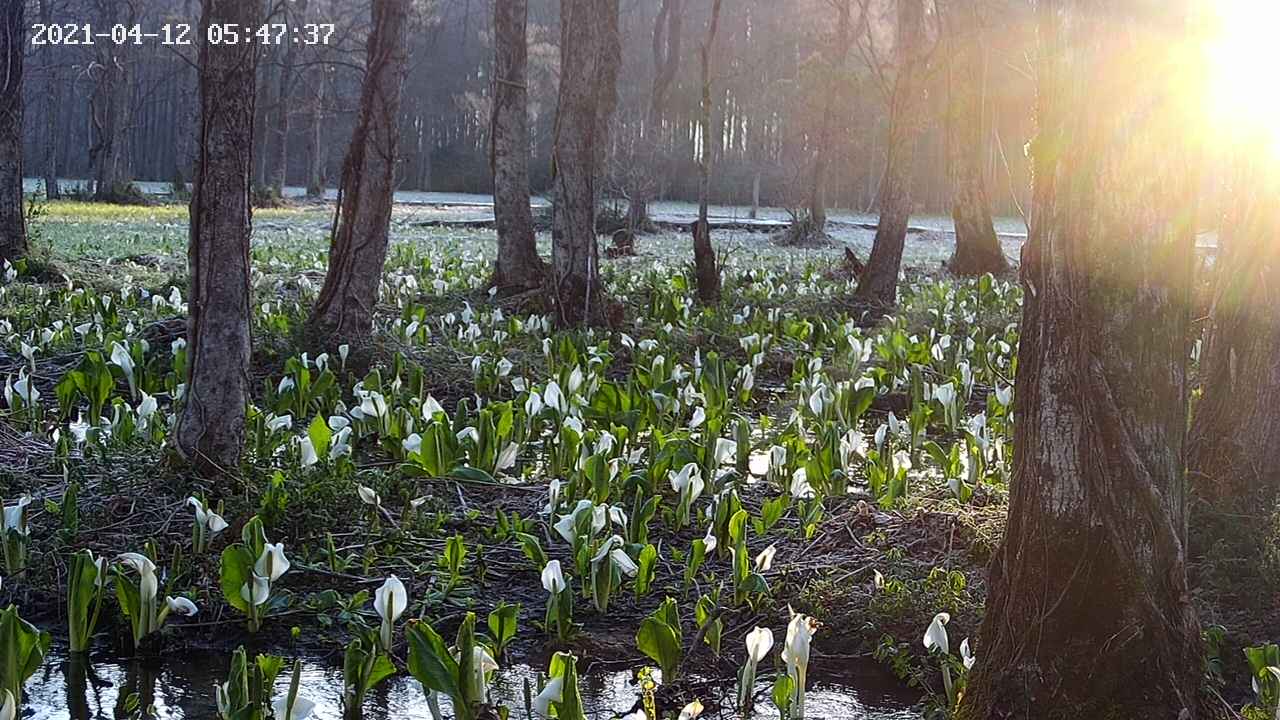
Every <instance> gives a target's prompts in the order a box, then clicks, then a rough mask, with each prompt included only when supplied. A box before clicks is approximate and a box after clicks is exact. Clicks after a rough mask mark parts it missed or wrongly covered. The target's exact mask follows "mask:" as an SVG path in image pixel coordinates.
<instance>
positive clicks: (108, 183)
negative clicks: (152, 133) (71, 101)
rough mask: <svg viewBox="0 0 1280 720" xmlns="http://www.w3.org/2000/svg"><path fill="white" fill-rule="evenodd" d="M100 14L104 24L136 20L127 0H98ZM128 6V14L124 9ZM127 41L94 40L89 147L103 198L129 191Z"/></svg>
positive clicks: (97, 193)
mask: <svg viewBox="0 0 1280 720" xmlns="http://www.w3.org/2000/svg"><path fill="white" fill-rule="evenodd" d="M97 6H98V16H99V20H100V24H101V25H102V26H103V27H108V28H109V27H112V26H113V25H116V24H117V23H119V24H123V25H126V26H131V25H132V24H133V17H134V13H133V8H132V5H130V4H129V3H128V2H126V1H125V0H97ZM126 9H127V10H128V14H127V15H126V14H124V13H122V12H121V11H122V10H126ZM126 47H128V45H127V44H125V45H116V44H114V43H110V42H99V43H95V44H94V48H95V50H94V53H95V58H94V63H93V66H92V71H91V72H90V76H91V77H93V78H94V80H95V83H94V88H93V97H92V99H91V100H90V112H91V114H92V120H93V129H94V140H93V146H92V147H90V149H89V163H90V165H92V166H93V179H94V198H95V199H97V200H102V201H112V200H116V199H119V198H120V196H121V195H122V194H125V193H126V192H127V189H126V187H125V186H126V184H128V182H129V180H130V177H129V161H128V158H127V157H126V156H125V139H126V131H127V129H128V125H129V101H130V94H129V67H128V64H127V61H126V59H125V57H124V54H125V48H126Z"/></svg>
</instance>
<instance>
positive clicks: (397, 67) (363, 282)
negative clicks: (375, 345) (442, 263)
mask: <svg viewBox="0 0 1280 720" xmlns="http://www.w3.org/2000/svg"><path fill="white" fill-rule="evenodd" d="M408 19H409V0H383V1H381V2H376V3H374V4H373V30H372V31H371V32H370V34H369V47H368V57H369V59H368V69H367V70H366V71H365V81H364V89H363V91H362V92H361V97H360V116H359V118H358V119H357V121H356V128H355V132H354V133H353V134H352V136H351V148H350V149H349V150H348V151H347V157H346V160H345V161H344V162H343V165H342V183H341V186H340V188H339V191H338V193H339V198H338V209H337V211H336V213H335V215H334V221H333V227H334V230H333V240H332V243H331V245H330V249H329V272H328V274H326V275H325V279H324V287H323V288H322V289H321V291H320V297H319V298H318V299H317V300H316V306H315V308H314V310H313V311H312V313H311V325H312V330H313V337H315V339H316V340H317V341H318V342H319V343H320V347H323V348H326V349H332V348H334V347H337V346H338V345H342V344H347V345H350V346H351V347H352V349H353V350H364V349H365V348H366V347H367V346H368V344H369V340H370V337H371V335H372V333H373V311H374V306H375V305H376V304H377V302H378V287H379V285H380V284H381V282H382V267H383V264H384V263H385V262H386V259H387V240H388V234H389V232H390V225H391V207H392V200H393V194H394V193H395V174H396V152H397V145H398V143H399V140H400V126H399V122H400V99H401V97H400V96H401V91H402V89H403V87H404V78H405V74H406V73H407V72H408V62H409V58H408V52H407V50H406V41H407V35H408V33H407V30H406V26H407V25H408Z"/></svg>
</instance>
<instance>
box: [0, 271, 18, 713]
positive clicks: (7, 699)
mask: <svg viewBox="0 0 1280 720" xmlns="http://www.w3.org/2000/svg"><path fill="white" fill-rule="evenodd" d="M8 265H9V263H8V261H6V262H5V266H6V267H7V266H8ZM9 272H13V271H6V273H5V274H6V277H5V280H6V281H10V282H11V281H12V280H13V278H11V277H8V273H9ZM13 274H14V276H15V277H16V276H17V273H16V272H13ZM0 693H3V695H0V698H3V702H0V720H14V719H15V718H16V717H17V715H18V708H17V703H16V702H15V701H14V699H13V693H11V692H9V691H8V690H0Z"/></svg>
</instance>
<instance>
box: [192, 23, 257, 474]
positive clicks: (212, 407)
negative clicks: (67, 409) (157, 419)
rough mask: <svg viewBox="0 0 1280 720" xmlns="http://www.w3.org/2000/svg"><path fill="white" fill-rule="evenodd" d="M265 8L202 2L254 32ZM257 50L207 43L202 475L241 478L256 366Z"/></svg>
mask: <svg viewBox="0 0 1280 720" xmlns="http://www.w3.org/2000/svg"><path fill="white" fill-rule="evenodd" d="M260 6H261V3H260V2H258V0H204V3H203V9H202V12H201V18H200V33H201V34H200V36H199V37H201V38H203V37H204V31H205V29H207V28H208V27H209V26H210V25H212V24H216V23H239V24H241V26H244V27H248V26H255V25H256V24H257V23H258V21H259V19H260V17H261V12H260ZM256 65H257V51H256V47H255V46H254V45H253V44H251V43H250V44H240V45H233V44H218V45H213V44H210V43H205V42H201V43H200V56H199V72H200V108H201V113H200V145H199V155H198V157H197V158H196V170H195V176H194V178H193V182H192V193H191V234H190V245H189V247H188V264H189V265H190V269H189V271H190V290H189V295H190V310H189V314H188V317H187V348H188V349H187V387H186V393H185V395H184V396H183V402H182V408H181V411H180V415H179V418H178V424H177V429H176V434H177V437H176V442H175V445H176V446H177V448H178V451H179V453H181V454H182V456H183V457H184V458H186V459H187V460H188V461H189V462H191V463H192V464H193V465H194V466H195V467H196V469H197V470H198V471H200V472H201V473H203V474H208V475H213V474H215V473H217V474H223V473H228V472H235V471H236V470H237V469H238V467H239V463H240V453H241V450H242V449H243V448H244V419H245V409H246V407H247V405H248V400H249V364H250V360H251V349H252V347H251V340H250V335H249V325H250V302H251V299H250V281H249V237H250V235H251V233H252V223H253V218H252V205H251V203H250V200H249V194H250V190H251V187H250V186H251V182H252V173H253V157H252V148H253V118H254V107H253V106H254V101H255V97H256V94H255V92H254V84H255V82H256V77H255V74H256V71H257V68H256Z"/></svg>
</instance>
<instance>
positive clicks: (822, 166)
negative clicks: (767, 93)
mask: <svg viewBox="0 0 1280 720" xmlns="http://www.w3.org/2000/svg"><path fill="white" fill-rule="evenodd" d="M849 2H850V0H841V2H840V4H839V20H838V21H837V22H836V34H835V36H834V37H833V38H832V39H831V45H830V46H829V47H828V48H827V50H826V51H825V52H824V53H823V59H824V60H825V61H826V62H827V63H829V64H827V65H826V67H824V68H823V70H824V71H825V72H826V73H827V75H828V78H827V79H828V82H827V83H826V85H827V97H826V99H825V102H824V105H823V109H822V125H821V127H820V128H819V129H818V142H817V144H816V146H815V147H814V148H813V176H812V178H810V185H809V231H810V232H811V233H814V234H815V235H818V234H821V233H824V232H825V231H826V229H827V165H828V162H829V158H830V157H831V152H832V147H831V145H832V143H831V133H832V126H833V125H834V124H835V113H836V100H837V98H839V97H840V78H841V73H842V71H843V68H844V62H845V59H846V58H847V57H848V55H849V32H850V27H849V25H850V19H849Z"/></svg>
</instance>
